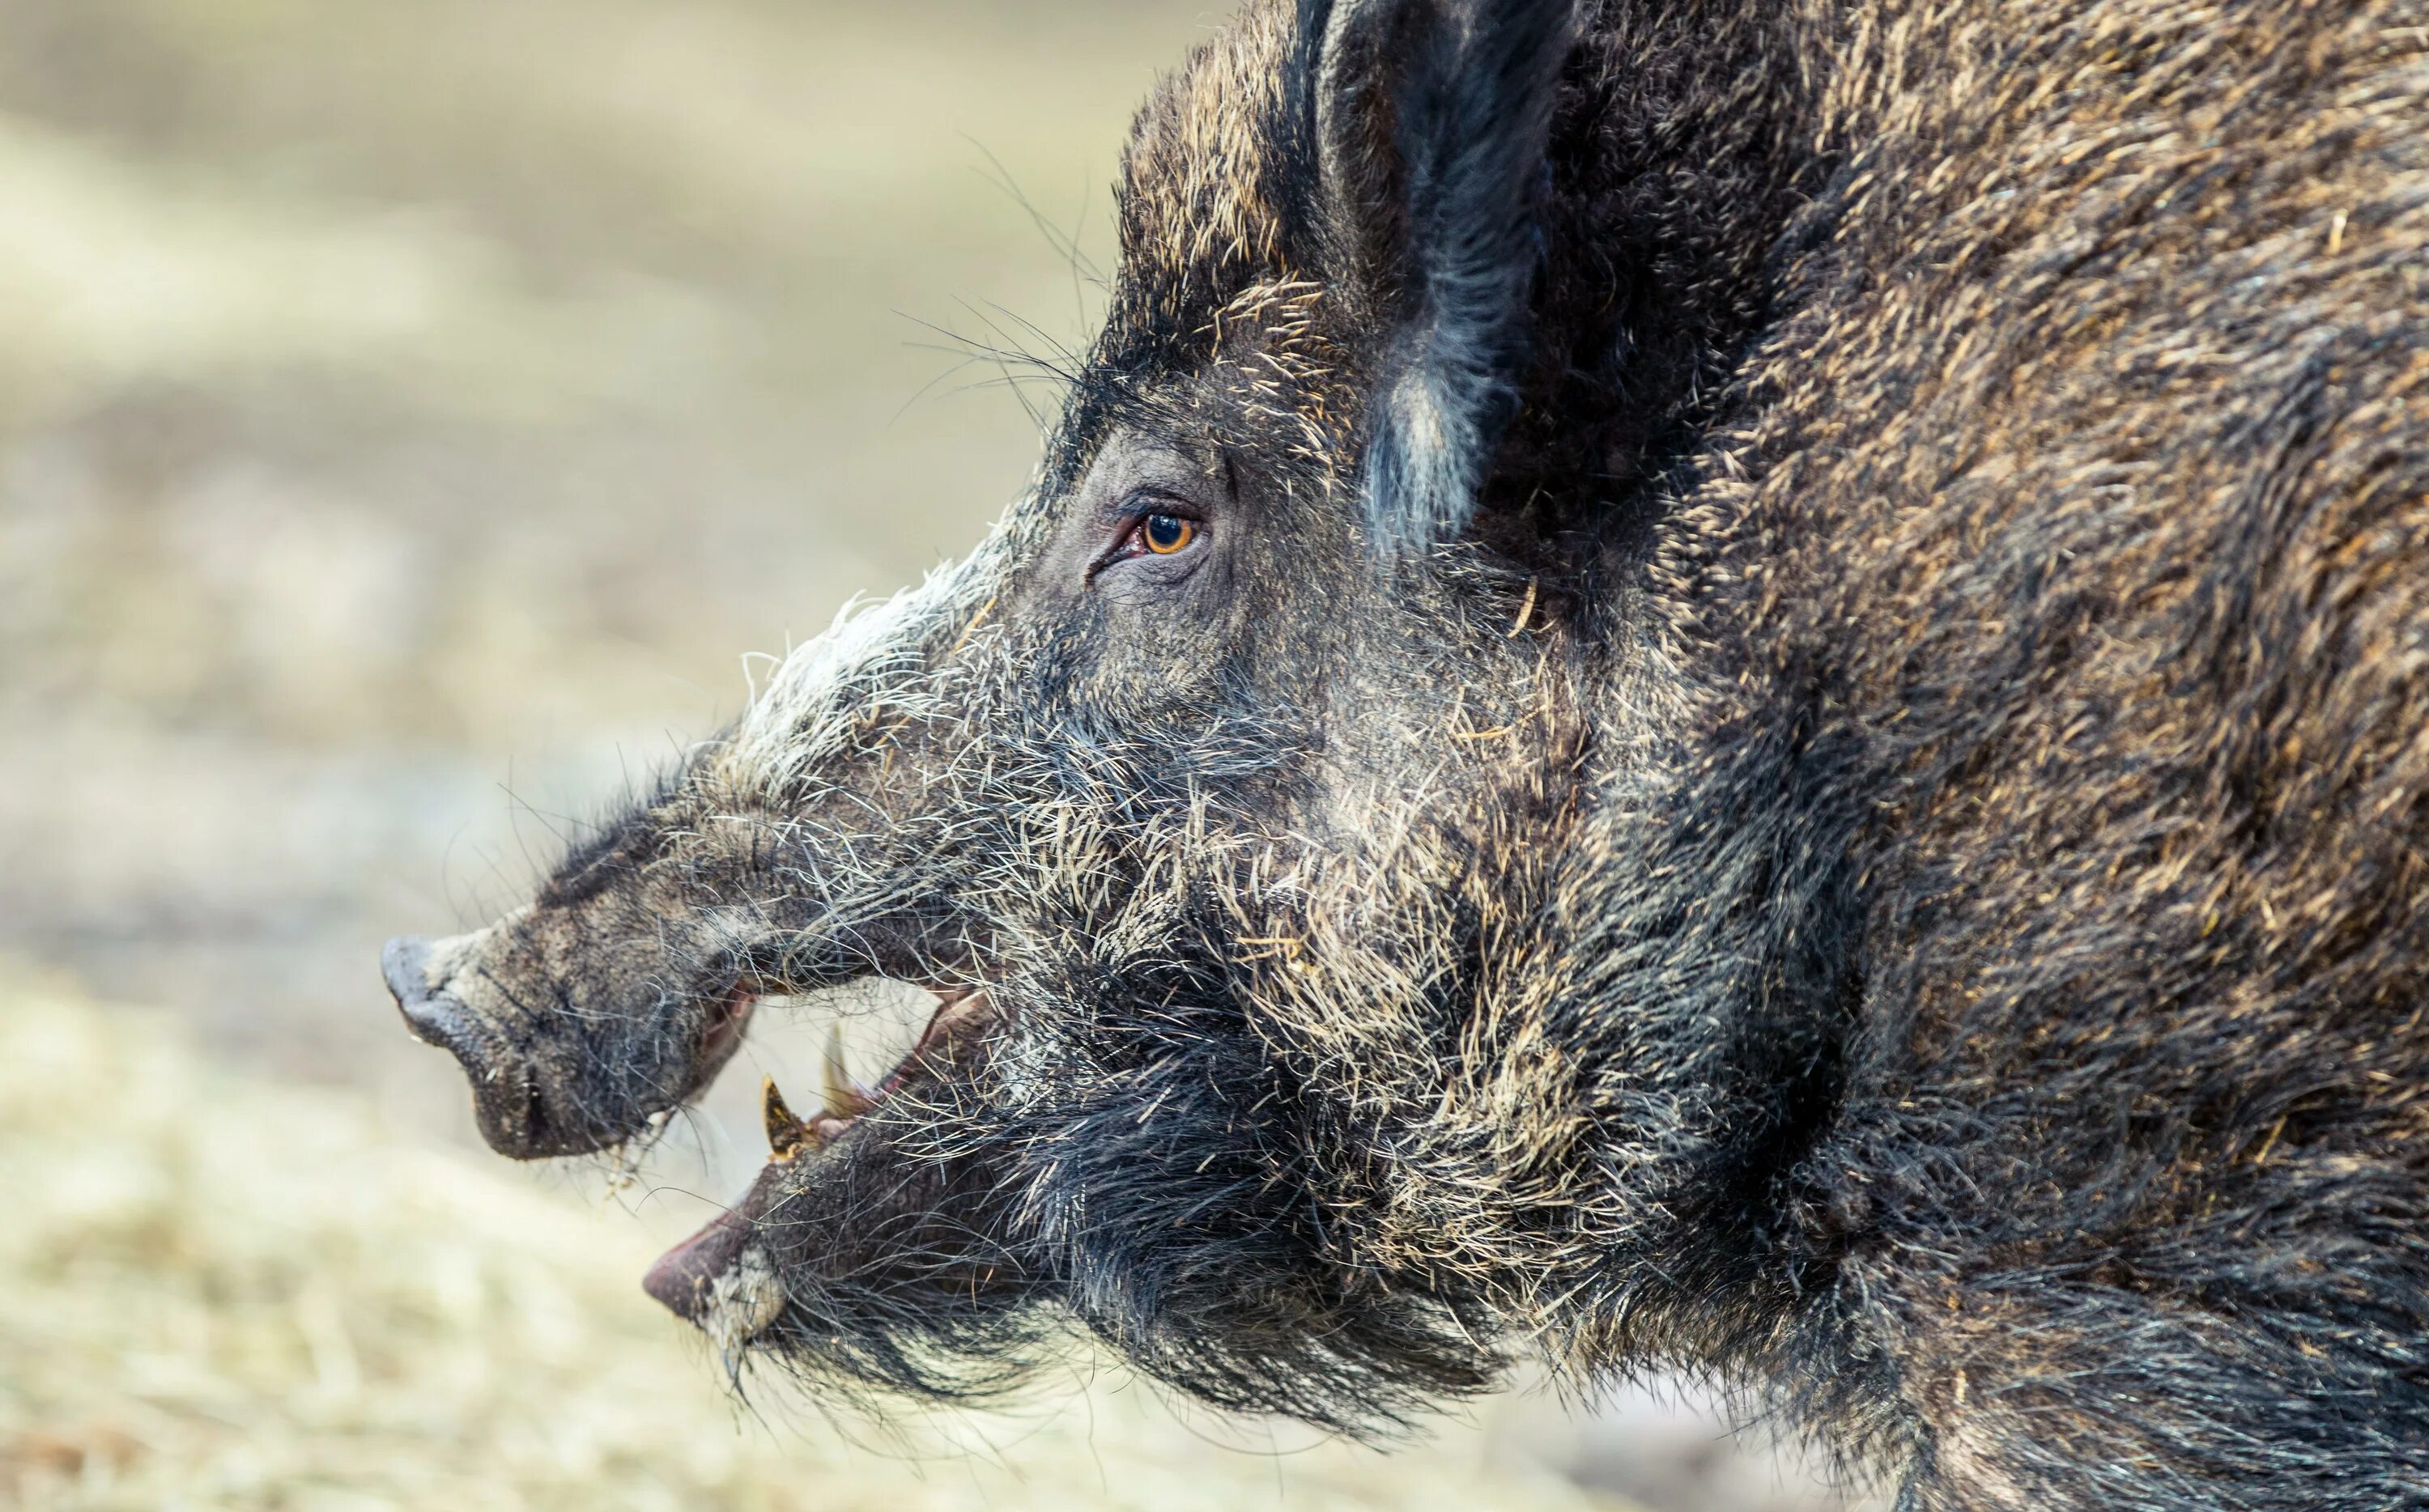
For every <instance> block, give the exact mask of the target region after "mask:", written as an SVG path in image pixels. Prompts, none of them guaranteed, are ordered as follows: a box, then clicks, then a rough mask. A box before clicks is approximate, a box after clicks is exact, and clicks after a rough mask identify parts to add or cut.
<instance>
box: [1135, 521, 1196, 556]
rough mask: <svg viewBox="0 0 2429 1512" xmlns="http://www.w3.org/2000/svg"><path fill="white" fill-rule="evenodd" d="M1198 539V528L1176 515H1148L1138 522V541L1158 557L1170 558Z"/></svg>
mask: <svg viewBox="0 0 2429 1512" xmlns="http://www.w3.org/2000/svg"><path fill="white" fill-rule="evenodd" d="M1197 538H1198V527H1197V526H1196V525H1195V524H1193V523H1191V522H1190V521H1188V520H1185V519H1183V518H1181V517H1180V516H1178V515H1149V516H1148V517H1147V518H1145V519H1142V520H1140V521H1139V539H1140V540H1142V541H1144V542H1146V543H1147V549H1148V551H1153V552H1154V553H1155V554H1156V555H1158V556H1170V555H1171V554H1172V553H1173V552H1175V551H1180V550H1181V548H1182V547H1184V546H1187V545H1188V544H1189V543H1190V542H1191V541H1194V540H1196V539H1197Z"/></svg>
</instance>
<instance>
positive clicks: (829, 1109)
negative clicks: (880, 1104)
mask: <svg viewBox="0 0 2429 1512" xmlns="http://www.w3.org/2000/svg"><path fill="white" fill-rule="evenodd" d="M821 1071H822V1073H823V1074H822V1076H821V1078H820V1080H821V1086H820V1088H819V1090H820V1091H821V1092H823V1093H825V1094H826V1100H827V1106H826V1109H825V1116H827V1117H829V1118H842V1119H853V1118H858V1117H859V1116H860V1115H861V1114H863V1113H865V1112H867V1111H868V1110H869V1109H872V1108H874V1107H876V1106H877V1094H876V1093H873V1092H870V1091H869V1090H868V1089H867V1088H866V1087H864V1086H862V1085H861V1084H860V1083H859V1082H856V1081H854V1080H852V1079H851V1070H850V1068H849V1067H847V1066H846V1065H845V1064H844V1059H843V1026H842V1025H840V1024H830V1025H828V1026H827V1048H826V1054H825V1056H824V1057H823V1058H822V1061H821Z"/></svg>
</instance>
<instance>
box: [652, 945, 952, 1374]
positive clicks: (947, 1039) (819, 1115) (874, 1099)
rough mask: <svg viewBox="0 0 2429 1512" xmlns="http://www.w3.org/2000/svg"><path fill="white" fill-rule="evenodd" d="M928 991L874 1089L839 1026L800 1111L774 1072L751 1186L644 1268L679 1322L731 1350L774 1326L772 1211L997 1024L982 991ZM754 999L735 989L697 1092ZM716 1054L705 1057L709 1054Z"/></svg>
mask: <svg viewBox="0 0 2429 1512" xmlns="http://www.w3.org/2000/svg"><path fill="white" fill-rule="evenodd" d="M924 990H926V991H929V992H932V993H934V996H935V998H936V1003H935V1007H934V1011H932V1012H931V1013H930V1015H929V1017H928V1020H927V1023H926V1026H925V1027H923V1028H922V1029H921V1030H920V1031H919V1033H918V1036H917V1039H916V1040H915V1041H914V1042H913V1044H912V1045H911V1047H910V1049H909V1050H908V1051H907V1052H906V1053H905V1054H904V1055H903V1056H902V1058H901V1060H900V1061H899V1062H898V1063H897V1064H896V1065H895V1067H894V1068H893V1069H892V1070H891V1071H890V1072H888V1073H886V1074H885V1075H884V1076H883V1077H881V1078H880V1079H879V1080H878V1081H877V1082H876V1084H875V1085H873V1086H871V1085H867V1084H864V1083H863V1082H861V1081H859V1080H857V1079H855V1078H854V1077H853V1076H851V1072H850V1069H849V1068H848V1067H847V1065H846V1064H845V1060H844V1055H843V1044H842V1037H841V1030H840V1027H831V1028H830V1030H829V1036H828V1040H827V1044H826V1049H825V1053H824V1055H823V1056H822V1058H821V1074H820V1076H819V1089H818V1090H819V1099H818V1103H817V1105H816V1106H815V1108H813V1109H811V1110H810V1111H809V1112H808V1113H807V1114H806V1115H804V1114H803V1113H799V1112H796V1111H795V1110H794V1109H793V1108H792V1106H791V1104H790V1103H789V1102H787V1100H786V1099H785V1094H784V1093H783V1091H782V1090H781V1089H779V1088H778V1086H777V1084H776V1080H775V1078H774V1077H773V1076H769V1077H768V1078H766V1080H765V1082H764V1084H763V1086H762V1089H761V1096H760V1113H761V1122H762V1124H763V1126H765V1129H766V1132H767V1136H768V1163H767V1164H766V1166H765V1167H763V1168H762V1169H761V1171H760V1173H759V1175H758V1176H757V1177H756V1178H755V1179H754V1180H753V1181H752V1184H751V1187H750V1189H749V1190H748V1191H747V1192H744V1193H743V1194H742V1196H741V1197H740V1198H739V1199H738V1200H736V1201H735V1204H734V1205H733V1206H732V1207H731V1208H728V1209H727V1210H726V1211H724V1212H723V1213H720V1214H719V1215H718V1216H717V1217H716V1218H715V1219H713V1220H712V1221H710V1222H709V1223H708V1224H706V1225H705V1226H704V1227H702V1229H701V1230H700V1231H699V1232H698V1233H696V1234H694V1235H692V1236H691V1237H690V1238H689V1239H687V1240H685V1241H683V1242H682V1243H680V1244H677V1245H676V1246H675V1247H674V1248H672V1249H670V1250H669V1251H668V1252H667V1253H666V1254H665V1255H664V1256H663V1257H660V1258H659V1260H658V1261H657V1263H656V1264H655V1265H653V1266H652V1267H651V1268H650V1271H649V1274H648V1275H647V1276H646V1277H645V1278H644V1279H643V1282H642V1286H643V1288H644V1290H647V1291H648V1292H649V1293H650V1295H651V1296H653V1297H654V1298H656V1299H657V1300H658V1301H659V1302H660V1303H662V1304H664V1305H665V1306H666V1307H668V1308H669V1309H670V1310H672V1311H673V1312H674V1313H675V1314H676V1315H677V1316H679V1317H681V1318H684V1319H686V1321H688V1322H690V1323H695V1324H697V1325H699V1326H700V1327H701V1328H702V1329H703V1330H705V1331H706V1332H707V1333H708V1334H709V1335H710V1336H711V1338H712V1339H715V1340H716V1341H717V1342H718V1343H719V1346H720V1348H722V1349H724V1350H725V1351H727V1352H728V1353H729V1354H731V1353H732V1352H733V1351H734V1350H735V1349H736V1348H738V1347H739V1346H740V1345H743V1344H746V1343H748V1342H749V1341H750V1339H752V1337H753V1336H754V1335H756V1334H758V1333H760V1332H761V1331H763V1330H764V1329H766V1328H767V1326H768V1324H769V1323H773V1322H774V1320H775V1319H776V1317H777V1316H778V1315H779V1314H780V1313H781V1312H782V1311H783V1308H784V1304H785V1292H784V1288H783V1284H782V1282H781V1280H780V1278H779V1276H778V1274H777V1270H776V1267H775V1266H774V1264H773V1263H772V1262H771V1260H770V1259H769V1257H768V1253H767V1250H766V1248H765V1246H763V1245H762V1244H761V1243H760V1242H759V1230H760V1227H761V1224H762V1223H763V1221H764V1220H766V1219H767V1217H768V1213H769V1210H770V1209H771V1208H773V1207H774V1206H775V1205H776V1203H777V1202H778V1201H779V1200H781V1199H782V1198H783V1197H784V1196H785V1194H786V1193H787V1192H793V1191H798V1190H800V1189H801V1187H803V1186H805V1185H808V1184H811V1183H815V1182H816V1181H818V1179H819V1174H818V1172H817V1170H816V1169H815V1168H816V1166H817V1164H818V1162H820V1161H824V1160H830V1159H837V1160H839V1159H844V1158H846V1157H847V1156H848V1154H849V1150H848V1148H846V1147H844V1146H846V1145H847V1142H848V1141H849V1137H850V1136H851V1133H852V1130H853V1129H854V1128H855V1127H856V1126H858V1125H859V1124H860V1123H861V1121H862V1120H863V1119H865V1118H867V1116H868V1115H869V1114H871V1113H874V1112H876V1111H877V1110H879V1109H882V1108H884V1107H885V1106H886V1104H887V1102H888V1101H889V1100H890V1099H892V1098H894V1097H896V1096H897V1095H899V1094H901V1093H902V1092H903V1091H904V1089H905V1088H907V1087H910V1086H912V1085H913V1084H915V1083H919V1082H927V1083H935V1082H939V1081H941V1080H943V1079H944V1078H945V1077H946V1076H948V1075H950V1073H951V1071H952V1069H953V1068H954V1067H955V1066H956V1065H959V1064H962V1063H964V1062H965V1061H966V1059H967V1055H966V1052H967V1049H968V1048H969V1047H970V1045H971V1044H973V1042H974V1041H975V1040H976V1039H977V1038H978V1037H979V1036H980V1035H981V1034H982V1033H983V1031H984V1030H985V1029H986V1028H987V1027H989V1026H990V1025H991V1024H992V1023H993V1022H994V1020H995V1017H996V1011H995V1008H994V1005H993V1004H992V1002H991V1001H990V999H989V997H988V995H987V994H986V992H985V991H984V990H983V989H982V988H970V987H963V988H956V989H952V990H950V991H941V990H937V989H934V988H928V989H924ZM755 997H756V994H750V993H746V992H740V991H737V993H736V994H735V996H734V997H733V998H730V999H729V1005H728V1007H727V1009H726V1011H725V1012H724V1013H723V1014H722V1015H720V1017H719V1019H718V1020H716V1021H715V1022H713V1024H712V1026H711V1027H710V1030H709V1032H708V1033H707V1035H705V1036H704V1037H703V1040H702V1060H703V1063H704V1065H705V1068H706V1069H705V1070H704V1072H703V1073H702V1076H700V1078H699V1079H700V1082H701V1085H702V1086H703V1087H704V1086H705V1085H706V1084H707V1083H708V1082H709V1081H710V1080H712V1079H714V1076H715V1074H716V1068H717V1067H718V1066H720V1065H722V1064H723V1063H724V1062H725V1061H726V1060H730V1059H731V1058H732V1057H733V1055H734V1053H735V1050H736V1049H737V1048H738V1047H739V1045H740V1043H741V1039H742V1034H743V1031H744V1029H745V1028H746V1027H748V1024H749V1021H750V1018H751V1015H752V1008H753V1006H754V1004H755ZM712 1056H713V1057H714V1059H713V1060H711V1059H710V1058H711V1057H712Z"/></svg>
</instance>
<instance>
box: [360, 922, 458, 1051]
mask: <svg viewBox="0 0 2429 1512" xmlns="http://www.w3.org/2000/svg"><path fill="white" fill-rule="evenodd" d="M429 960H430V943H429V942H428V941H426V940H416V939H412V938H410V937H407V938H404V939H397V940H390V941H389V942H388V948H387V949H385V950H382V951H381V952H380V975H382V976H383V977H386V978H388V995H389V996H391V997H394V998H395V999H396V1006H397V1010H398V1011H400V1012H402V1013H403V1014H404V1015H405V1027H406V1028H408V1029H410V1030H412V1031H413V1037H414V1038H415V1039H417V1040H420V1041H421V1043H422V1044H431V1045H437V1046H438V1048H439V1049H441V1050H450V1051H453V1052H454V1054H455V1055H456V1057H457V1058H458V1059H463V1058H464V1057H465V1055H466V1052H467V1051H468V1049H469V1048H470V1046H469V1045H468V1044H467V1043H466V1038H465V1033H464V1029H465V1025H464V1021H463V1018H462V1016H461V1015H460V1014H459V1013H458V1012H457V1011H456V1008H455V1005H454V1003H453V1002H451V1001H449V1000H448V999H447V998H446V997H445V996H443V995H438V994H433V993H432V992H431V991H430V978H429V974H428V972H427V971H426V970H425V967H426V965H427V963H428V961H429ZM466 1069H467V1070H471V1069H472V1068H471V1064H470V1062H469V1061H468V1062H467V1065H466Z"/></svg>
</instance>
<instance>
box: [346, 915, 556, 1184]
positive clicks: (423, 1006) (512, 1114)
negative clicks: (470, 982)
mask: <svg viewBox="0 0 2429 1512" xmlns="http://www.w3.org/2000/svg"><path fill="white" fill-rule="evenodd" d="M459 943H460V942H458V941H454V940H442V941H438V942H436V943H434V942H432V941H428V940H422V939H418V938H414V937H411V936H407V937H404V938H400V939H395V940H390V941H389V942H388V945H387V947H386V948H385V949H383V950H382V951H381V952H380V974H381V975H382V976H383V977H385V978H388V994H389V995H390V996H392V997H394V998H395V999H396V1006H397V1011H399V1012H401V1013H403V1014H404V1015H405V1027H406V1028H407V1029H409V1030H410V1031H412V1034H413V1037H414V1038H415V1039H417V1040H420V1041H421V1043H422V1044H429V1045H435V1046H437V1047H438V1048H439V1049H441V1050H444V1051H446V1052H447V1053H448V1054H450V1055H452V1056H454V1058H455V1060H456V1063H457V1064H458V1065H460V1066H462V1067H463V1068H464V1075H465V1076H466V1077H467V1078H469V1079H470V1080H471V1083H472V1111H473V1116H474V1118H475V1119H476V1120H478V1122H479V1124H480V1126H481V1138H482V1139H483V1140H484V1141H486V1142H487V1143H488V1146H489V1147H490V1148H491V1149H493V1150H495V1151H497V1152H498V1153H499V1154H500V1155H504V1156H509V1157H511V1158H513V1159H518V1160H531V1159H539V1158H541V1157H544V1156H551V1155H567V1154H572V1153H577V1152H579V1151H583V1150H587V1149H589V1148H591V1147H592V1145H593V1144H595V1141H591V1140H587V1139H584V1138H582V1137H581V1136H580V1135H579V1134H578V1133H575V1132H574V1131H571V1130H566V1129H560V1128H557V1127H555V1126H553V1124H552V1121H551V1120H550V1119H549V1117H548V1114H547V1109H546V1107H545V1105H544V1103H543V1101H542V1099H541V1098H540V1096H539V1095H538V1088H537V1083H536V1081H535V1079H534V1076H533V1075H532V1069H531V1067H529V1066H528V1065H526V1064H524V1063H523V1062H522V1060H521V1058H520V1057H517V1056H515V1055H514V1054H512V1053H511V1052H510V1051H508V1050H507V1049H506V1048H505V1047H504V1045H502V1044H499V1043H498V1037H497V1035H496V1034H495V1033H494V1032H493V1031H491V1030H490V1029H489V1028H488V1027H487V1026H486V1025H484V1024H483V1023H482V1021H481V1019H480V1017H479V1016H478V1015H477V1014H475V1013H473V1012H472V1011H471V1010H469V1009H468V1008H466V1007H465V1005H464V1004H463V1003H462V1002H460V1001H458V1000H457V999H456V998H455V997H454V996H453V995H451V994H449V993H447V992H446V991H445V990H444V987H443V986H441V985H437V984H436V982H435V978H443V975H444V971H443V966H442V968H441V970H440V971H439V972H438V973H434V971H433V969H432V962H433V961H441V962H444V961H447V960H449V959H450V958H451V957H453V956H454V954H456V952H455V951H454V949H452V948H451V947H453V946H455V945H458V944H459Z"/></svg>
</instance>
